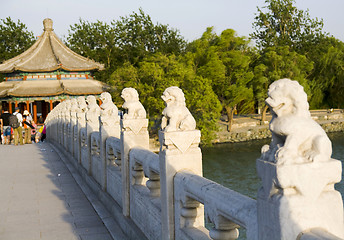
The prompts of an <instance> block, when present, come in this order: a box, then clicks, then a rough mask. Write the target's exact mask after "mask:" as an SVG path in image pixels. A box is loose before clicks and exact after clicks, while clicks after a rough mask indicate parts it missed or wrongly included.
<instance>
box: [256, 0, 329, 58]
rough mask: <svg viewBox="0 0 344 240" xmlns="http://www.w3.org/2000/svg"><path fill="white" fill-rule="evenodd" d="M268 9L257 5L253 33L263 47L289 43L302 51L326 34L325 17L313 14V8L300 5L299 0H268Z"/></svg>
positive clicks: (287, 44) (293, 47) (266, 2)
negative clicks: (300, 7)
mask: <svg viewBox="0 0 344 240" xmlns="http://www.w3.org/2000/svg"><path fill="white" fill-rule="evenodd" d="M265 4H266V6H265V7H263V9H266V12H264V11H263V10H262V9H260V8H257V10H258V13H257V14H256V17H255V22H254V23H253V28H254V29H255V31H254V32H253V33H252V34H251V37H252V39H254V40H255V41H256V44H257V46H258V47H259V48H260V49H263V48H267V47H273V46H289V47H290V48H291V50H296V51H302V49H303V48H305V47H307V46H310V45H312V43H314V42H316V40H317V39H318V38H319V37H321V36H323V35H324V33H323V31H322V28H323V21H322V20H318V19H317V18H316V19H312V18H310V15H309V12H308V10H307V11H303V10H299V9H297V8H296V6H295V5H294V4H295V0H265Z"/></svg>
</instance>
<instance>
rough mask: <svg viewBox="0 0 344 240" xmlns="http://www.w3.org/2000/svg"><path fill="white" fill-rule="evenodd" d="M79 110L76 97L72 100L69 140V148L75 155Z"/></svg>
mask: <svg viewBox="0 0 344 240" xmlns="http://www.w3.org/2000/svg"><path fill="white" fill-rule="evenodd" d="M77 111H78V102H77V100H76V99H75V98H72V100H71V108H70V124H69V133H70V134H69V142H68V150H69V152H70V153H71V154H72V156H74V141H75V140H76V139H75V136H74V135H75V134H74V130H75V126H76V124H77V118H76V113H77Z"/></svg>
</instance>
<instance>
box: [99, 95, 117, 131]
mask: <svg viewBox="0 0 344 240" xmlns="http://www.w3.org/2000/svg"><path fill="white" fill-rule="evenodd" d="M100 100H102V102H103V103H102V105H100V108H101V113H100V115H101V121H102V124H103V125H109V123H110V122H118V121H119V117H118V108H117V107H116V105H115V104H114V103H113V102H112V98H111V95H110V93H108V92H103V93H102V94H101V95H100Z"/></svg>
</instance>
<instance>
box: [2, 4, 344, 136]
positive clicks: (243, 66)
mask: <svg viewBox="0 0 344 240" xmlns="http://www.w3.org/2000/svg"><path fill="white" fill-rule="evenodd" d="M265 3H266V6H265V7H263V8H262V9H260V8H257V14H256V16H255V21H254V23H253V33H252V34H251V35H250V38H247V37H240V36H238V35H237V34H236V32H235V30H233V29H226V30H224V31H223V32H222V33H221V34H219V35H217V34H216V33H215V32H214V30H213V28H212V27H209V28H207V29H206V31H205V32H204V33H203V34H202V36H201V37H200V38H199V39H196V40H194V41H192V42H186V41H185V40H184V38H183V37H182V36H181V35H180V33H179V31H178V30H175V29H172V28H170V27H169V26H168V25H162V24H159V23H156V24H154V23H153V22H152V20H151V18H150V16H149V15H147V14H145V13H144V11H143V10H142V9H139V11H138V12H133V13H132V14H131V15H129V16H125V17H121V18H120V19H119V20H117V21H112V22H111V23H109V24H108V23H105V22H102V21H97V22H88V21H85V20H82V19H80V20H79V22H78V23H75V24H74V25H72V26H70V29H69V32H68V36H67V37H66V39H65V42H66V44H67V45H68V46H69V47H70V48H71V49H72V50H74V51H75V52H77V53H79V54H81V55H83V56H86V57H89V58H91V59H94V60H95V61H98V62H101V63H104V64H105V67H106V70H104V71H101V72H98V73H96V78H97V79H98V80H101V81H103V82H106V83H107V84H109V85H110V86H112V88H113V91H112V96H113V99H114V101H115V102H116V104H117V105H118V106H121V104H122V103H123V102H122V99H121V98H120V97H119V96H120V92H121V91H122V89H123V88H124V87H134V88H136V89H137V90H138V91H139V93H140V99H141V101H142V103H143V104H144V106H145V107H146V108H147V112H148V114H149V118H150V120H151V127H152V129H153V130H154V129H156V128H157V127H158V124H159V119H160V114H161V112H162V109H163V108H164V105H163V101H162V100H161V99H160V96H161V94H162V92H163V91H164V89H165V88H167V87H169V86H172V85H174V86H179V87H181V88H182V89H183V91H184V93H185V96H186V101H187V106H188V107H189V108H190V111H191V112H192V113H193V115H194V116H195V118H196V120H197V124H198V128H200V129H201V131H202V136H203V141H205V142H206V141H210V139H212V136H213V134H214V131H215V130H216V122H217V121H218V119H219V117H220V114H221V113H223V114H226V115H227V116H228V119H229V125H228V128H229V130H230V128H231V122H232V121H231V120H232V119H233V113H234V112H237V113H239V114H244V113H254V112H259V113H263V114H262V115H264V113H265V111H266V110H267V108H266V106H265V104H264V99H265V98H266V92H267V88H268V86H269V84H270V83H271V82H273V81H275V80H277V79H280V78H291V79H294V80H298V81H299V82H300V84H302V85H303V86H304V88H305V91H306V92H307V94H308V96H309V102H310V106H311V108H329V107H334V108H344V43H343V42H342V41H340V40H338V39H336V38H334V37H332V36H330V34H328V33H325V32H324V31H323V22H322V20H318V19H312V18H311V17H310V16H309V13H308V11H303V10H299V9H297V8H296V7H295V0H266V1H265ZM33 39H34V38H33V34H32V32H30V31H28V30H27V29H26V26H25V25H24V24H23V23H21V22H20V21H18V22H17V23H15V22H13V21H12V20H11V19H10V18H6V19H4V20H1V22H0V61H2V60H4V59H8V58H10V57H13V56H15V55H17V54H18V53H20V52H22V51H23V50H25V49H26V48H27V47H28V46H30V45H31V44H32V42H33Z"/></svg>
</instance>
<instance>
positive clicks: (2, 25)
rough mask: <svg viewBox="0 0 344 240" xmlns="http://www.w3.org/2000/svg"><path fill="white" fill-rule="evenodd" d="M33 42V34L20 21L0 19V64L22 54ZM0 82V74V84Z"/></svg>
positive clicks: (0, 76)
mask: <svg viewBox="0 0 344 240" xmlns="http://www.w3.org/2000/svg"><path fill="white" fill-rule="evenodd" d="M34 41H35V37H34V35H33V33H32V32H31V31H28V30H27V27H26V25H25V24H24V23H22V22H21V21H20V20H18V21H17V22H14V21H13V20H12V19H11V18H10V17H7V18H5V19H0V63H1V62H3V61H5V60H8V59H10V58H13V57H15V56H17V55H19V54H20V53H22V52H24V51H25V50H26V49H28V48H29V47H30V46H31V45H32V44H33V43H34ZM2 80H3V76H2V74H0V82H1V81H2Z"/></svg>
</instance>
